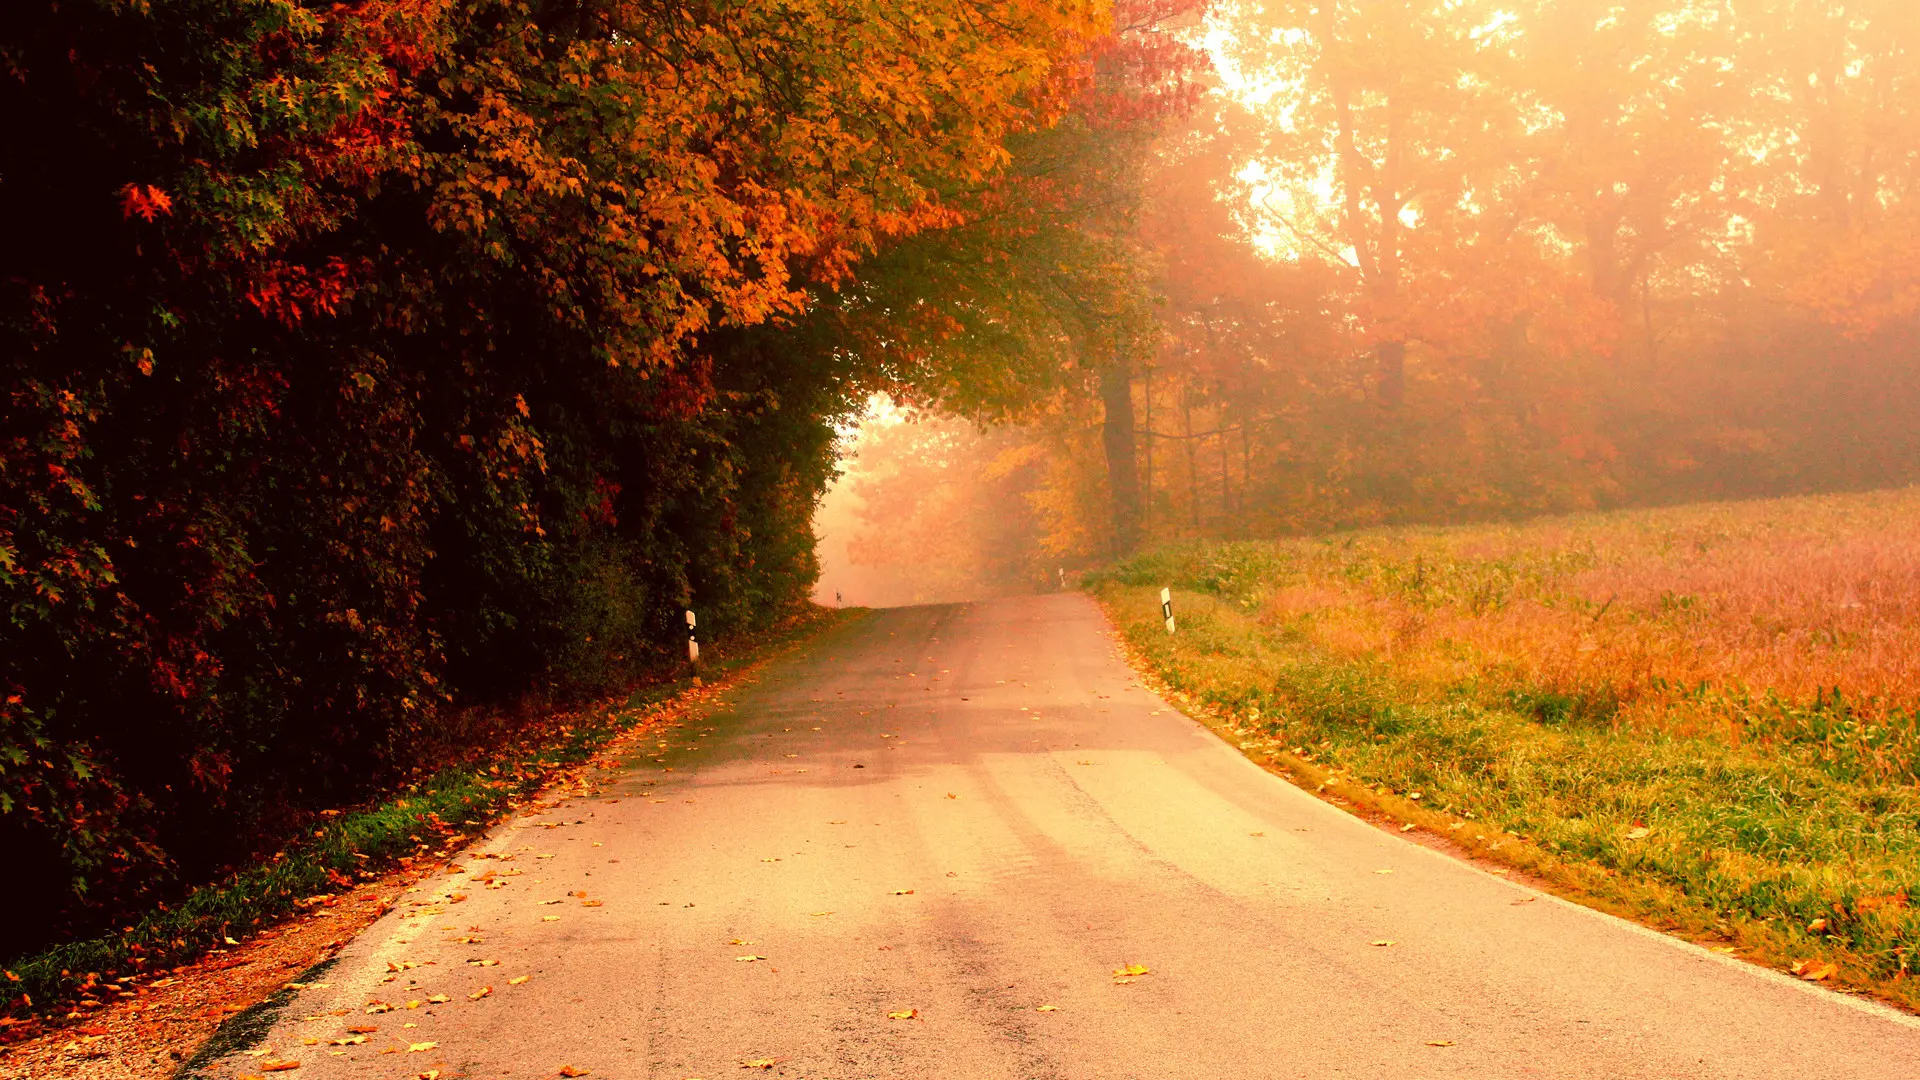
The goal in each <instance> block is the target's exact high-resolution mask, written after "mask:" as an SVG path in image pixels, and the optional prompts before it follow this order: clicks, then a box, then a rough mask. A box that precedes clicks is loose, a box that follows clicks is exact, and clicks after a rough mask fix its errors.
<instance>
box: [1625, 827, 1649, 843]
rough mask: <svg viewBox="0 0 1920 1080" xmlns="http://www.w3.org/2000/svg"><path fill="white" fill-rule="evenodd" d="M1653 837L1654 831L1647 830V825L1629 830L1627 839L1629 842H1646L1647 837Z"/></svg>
mask: <svg viewBox="0 0 1920 1080" xmlns="http://www.w3.org/2000/svg"><path fill="white" fill-rule="evenodd" d="M1652 835H1653V830H1652V829H1649V828H1647V827H1646V826H1645V825H1640V826H1637V827H1635V828H1631V829H1628V830H1627V839H1629V840H1645V839H1646V838H1647V837H1649V836H1652Z"/></svg>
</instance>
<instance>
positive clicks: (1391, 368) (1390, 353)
mask: <svg viewBox="0 0 1920 1080" xmlns="http://www.w3.org/2000/svg"><path fill="white" fill-rule="evenodd" d="M1373 353H1374V357H1375V358H1376V359H1377V360H1379V361H1380V403H1381V404H1383V405H1386V406H1387V407H1388V408H1398V407H1399V406H1400V402H1401V400H1402V399H1404V398H1405V397H1406V396H1407V343H1406V342H1404V341H1382V342H1380V343H1379V344H1377V345H1375V346H1374V349H1373Z"/></svg>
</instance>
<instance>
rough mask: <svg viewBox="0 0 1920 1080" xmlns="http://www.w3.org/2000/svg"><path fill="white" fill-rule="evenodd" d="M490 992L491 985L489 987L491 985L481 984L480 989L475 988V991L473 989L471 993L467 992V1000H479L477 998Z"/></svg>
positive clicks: (491, 989) (491, 990) (491, 991)
mask: <svg viewBox="0 0 1920 1080" xmlns="http://www.w3.org/2000/svg"><path fill="white" fill-rule="evenodd" d="M492 993H493V987H491V986H483V987H481V988H480V989H478V990H475V991H474V992H473V993H471V994H468V995H467V1000H468V1001H479V1000H480V999H481V998H483V997H487V996H488V995H490V994H492Z"/></svg>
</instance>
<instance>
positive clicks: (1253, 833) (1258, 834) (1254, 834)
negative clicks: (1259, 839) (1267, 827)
mask: <svg viewBox="0 0 1920 1080" xmlns="http://www.w3.org/2000/svg"><path fill="white" fill-rule="evenodd" d="M1247 835H1248V836H1265V835H1267V834H1266V833H1263V832H1250V833H1248V834H1247Z"/></svg>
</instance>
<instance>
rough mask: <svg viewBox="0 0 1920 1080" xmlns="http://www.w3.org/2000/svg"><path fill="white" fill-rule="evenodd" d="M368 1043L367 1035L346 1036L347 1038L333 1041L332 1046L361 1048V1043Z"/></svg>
mask: <svg viewBox="0 0 1920 1080" xmlns="http://www.w3.org/2000/svg"><path fill="white" fill-rule="evenodd" d="M366 1041H367V1037H366V1036H365V1035H348V1036H345V1037H343V1038H339V1039H335V1040H333V1042H332V1044H331V1045H333V1046H359V1045H360V1044H361V1043H363V1042H366Z"/></svg>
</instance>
